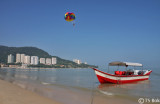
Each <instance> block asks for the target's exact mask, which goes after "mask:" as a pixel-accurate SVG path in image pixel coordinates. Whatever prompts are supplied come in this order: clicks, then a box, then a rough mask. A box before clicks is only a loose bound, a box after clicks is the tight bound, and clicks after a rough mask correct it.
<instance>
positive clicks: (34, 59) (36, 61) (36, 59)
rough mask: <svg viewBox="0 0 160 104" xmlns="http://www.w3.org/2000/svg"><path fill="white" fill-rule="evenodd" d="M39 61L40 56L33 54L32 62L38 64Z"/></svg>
mask: <svg viewBox="0 0 160 104" xmlns="http://www.w3.org/2000/svg"><path fill="white" fill-rule="evenodd" d="M38 63H39V60H38V56H31V64H32V65H38Z"/></svg>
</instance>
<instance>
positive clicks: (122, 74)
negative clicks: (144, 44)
mask: <svg viewBox="0 0 160 104" xmlns="http://www.w3.org/2000/svg"><path fill="white" fill-rule="evenodd" d="M109 66H118V67H119V66H125V67H126V71H115V74H109V73H106V72H103V71H100V70H98V69H96V68H92V69H93V70H94V71H95V74H96V75H97V78H98V80H99V82H100V83H116V84H123V83H131V82H136V81H143V80H148V79H149V76H150V74H151V72H152V70H143V65H142V64H140V63H131V62H111V63H109ZM128 66H134V67H137V66H138V67H142V70H135V69H133V70H131V69H130V70H127V67H128Z"/></svg>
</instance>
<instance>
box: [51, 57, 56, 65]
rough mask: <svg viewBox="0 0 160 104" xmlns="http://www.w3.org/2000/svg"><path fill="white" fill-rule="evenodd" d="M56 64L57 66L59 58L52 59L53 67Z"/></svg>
mask: <svg viewBox="0 0 160 104" xmlns="http://www.w3.org/2000/svg"><path fill="white" fill-rule="evenodd" d="M55 64H57V58H55V57H52V65H55Z"/></svg>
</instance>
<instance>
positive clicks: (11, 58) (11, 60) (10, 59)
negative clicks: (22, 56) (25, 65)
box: [8, 54, 14, 63]
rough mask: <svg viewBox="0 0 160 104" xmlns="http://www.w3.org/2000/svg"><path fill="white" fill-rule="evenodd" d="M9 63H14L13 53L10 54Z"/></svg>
mask: <svg viewBox="0 0 160 104" xmlns="http://www.w3.org/2000/svg"><path fill="white" fill-rule="evenodd" d="M8 63H14V56H13V55H12V54H10V55H8Z"/></svg>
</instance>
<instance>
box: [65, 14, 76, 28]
mask: <svg viewBox="0 0 160 104" xmlns="http://www.w3.org/2000/svg"><path fill="white" fill-rule="evenodd" d="M75 18H76V16H75V14H74V13H72V12H67V13H66V14H65V16H64V19H65V20H66V21H68V22H71V21H72V24H73V26H75V22H74V20H75Z"/></svg>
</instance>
